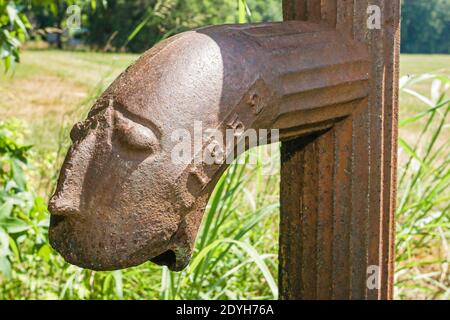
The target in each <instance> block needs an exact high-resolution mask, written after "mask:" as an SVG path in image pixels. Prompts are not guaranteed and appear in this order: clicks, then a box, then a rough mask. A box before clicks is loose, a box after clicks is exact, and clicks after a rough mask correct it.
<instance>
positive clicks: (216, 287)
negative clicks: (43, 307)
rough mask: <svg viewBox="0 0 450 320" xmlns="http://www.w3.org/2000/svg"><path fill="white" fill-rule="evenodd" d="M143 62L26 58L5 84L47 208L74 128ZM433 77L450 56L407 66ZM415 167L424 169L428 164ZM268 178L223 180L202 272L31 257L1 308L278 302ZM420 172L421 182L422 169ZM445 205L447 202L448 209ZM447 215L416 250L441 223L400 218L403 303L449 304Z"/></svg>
mask: <svg viewBox="0 0 450 320" xmlns="http://www.w3.org/2000/svg"><path fill="white" fill-rule="evenodd" d="M136 58H137V56H135V55H122V54H120V55H119V54H101V53H74V52H60V51H27V52H25V53H24V54H23V57H22V60H23V61H22V63H21V64H20V65H19V67H18V68H17V70H16V71H15V74H14V75H13V76H9V75H8V76H5V75H4V76H1V77H0V121H1V120H5V119H9V118H13V117H14V118H19V119H21V120H23V122H24V123H25V124H26V126H27V128H28V131H27V133H26V135H25V140H26V143H27V144H32V145H33V146H34V148H33V154H34V156H33V157H34V161H33V163H34V170H32V172H31V173H30V184H31V188H32V189H33V190H35V192H36V193H38V194H40V195H42V196H43V197H44V198H47V197H48V196H49V194H50V193H51V191H52V188H53V185H54V181H55V178H56V175H57V172H58V168H59V166H60V163H61V161H62V156H63V155H64V152H65V150H66V148H67V146H68V143H69V139H68V130H69V128H70V127H71V125H72V124H73V123H75V122H76V121H78V120H80V119H82V118H83V117H84V116H85V114H86V111H87V110H88V109H89V107H90V106H91V105H92V103H93V101H94V100H95V98H96V97H97V96H98V95H99V94H100V93H101V92H102V91H103V90H104V89H105V88H106V87H107V86H108V85H109V83H111V81H112V80H113V79H114V78H115V77H116V76H117V75H118V74H119V73H120V72H121V71H122V70H124V69H125V67H126V66H128V65H129V64H130V63H131V62H132V61H134V60H135V59H136ZM424 73H434V74H441V75H449V74H450V56H443V55H441V56H439V55H427V56H422V55H404V56H402V58H401V74H402V75H420V74H424ZM431 83H432V80H429V81H423V82H420V83H417V84H415V85H413V86H412V89H414V90H415V91H417V92H418V93H420V94H423V95H425V96H429V95H430V86H431V87H432V85H431ZM441 89H442V88H441ZM400 98H401V110H400V113H401V119H406V118H408V117H411V116H413V115H416V114H418V113H420V112H424V111H426V110H427V109H428V107H427V106H424V105H423V104H421V103H418V101H417V98H414V97H412V96H411V95H408V94H407V93H402V94H401V96H400ZM441 116H443V117H444V125H441V127H442V128H441V130H440V131H439V134H438V135H435V134H434V133H433V132H435V131H433V130H431V129H430V130H426V132H425V134H424V136H425V138H430V139H433V137H436V141H437V143H438V145H444V146H446V147H448V141H447V140H448V130H449V126H448V123H447V121H446V114H445V115H441ZM433 121H434V122H432V125H433V126H439V122H438V121H437V120H433ZM426 123H427V118H425V117H424V118H423V119H421V120H419V121H417V122H414V123H412V124H410V125H408V126H405V127H402V128H401V136H402V137H404V139H405V143H406V142H407V143H409V144H411V145H413V144H414V142H415V141H416V140H418V137H419V133H420V130H421V129H422V128H424V127H426ZM403 149H405V148H403ZM406 149H407V148H406ZM417 150H418V149H417ZM256 152H258V151H256ZM259 152H260V151H259ZM445 155H448V153H444V158H442V155H441V156H436V157H437V158H439V157H440V159H437V160H436V159H434V161H440V162H439V163H440V165H439V168H444V169H445V170H447V168H448V159H445ZM411 157H412V156H411V154H410V153H408V152H406V151H405V150H400V158H401V159H400V164H401V168H400V169H401V170H402V168H406V167H408V168H409V167H410V166H413V165H414V164H415V162H414V161H411V160H410V159H411ZM436 157H435V158H436ZM412 158H417V159H419V156H417V157H412ZM417 159H416V160H417ZM417 161H418V160H417ZM417 161H416V162H417ZM275 162H276V161H275ZM442 162H443V163H444V167H442V166H441V163H442ZM278 165H279V164H278V163H276V164H275V166H278ZM416 165H417V163H416ZM419 166H420V164H419ZM261 170H263V166H262V165H261V164H260V163H258V165H256V166H253V167H251V168H248V167H247V168H244V167H243V166H239V165H235V166H232V168H231V169H230V170H229V171H228V173H227V175H225V176H224V177H223V179H222V184H219V186H218V187H217V188H216V191H215V194H214V195H213V197H212V200H211V201H210V205H209V208H208V212H207V217H210V218H211V221H212V222H210V223H206V224H205V223H204V225H203V228H202V231H201V233H200V236H199V239H200V242H201V243H203V245H201V246H199V247H198V248H197V251H196V252H197V254H196V255H195V256H194V261H193V263H192V265H193V266H192V265H191V267H190V268H189V269H188V270H187V271H185V272H183V273H181V274H173V273H170V272H168V271H167V270H166V269H162V268H159V267H155V266H153V265H151V264H145V265H143V266H141V267H138V268H132V269H129V270H126V271H123V272H114V273H105V272H103V273H95V272H90V271H83V270H81V269H78V268H76V267H73V266H68V265H67V264H65V263H64V262H63V261H62V260H61V258H59V257H58V256H57V255H51V256H50V258H48V261H44V262H46V263H42V260H40V258H35V257H28V258H23V259H22V260H21V261H19V262H17V267H16V269H15V271H14V272H15V274H13V277H12V280H2V279H1V276H0V299H1V298H71V299H83V298H92V299H103V298H122V297H123V298H128V299H130V298H132V299H159V298H166V299H170V298H200V299H202V298H209V299H213V298H218V299H227V298H234V299H236V298H267V299H271V298H276V297H277V292H276V290H275V289H274V287H276V280H275V279H276V278H277V277H276V273H277V263H278V261H277V250H278V247H277V241H274V239H277V237H278V235H277V233H278V194H279V190H278V182H279V181H278V179H279V176H278V175H275V176H263V175H261ZM416 171H417V172H420V169H417V170H416ZM446 172H447V171H446ZM424 175H425V176H427V173H421V175H420V178H418V179H417V181H415V182H414V184H412V183H410V182H408V183H406V184H405V187H404V188H403V187H402V186H400V191H402V190H408V192H410V193H411V192H416V189H414V188H420V183H421V182H423V181H426V178H424V177H423V176H424ZM401 176H402V171H400V177H401ZM413 176H414V174H413ZM447 178H448V177H447V176H446V179H447ZM412 179H413V180H414V178H412ZM236 190H237V191H239V192H237V191H236ZM262 190H264V191H262ZM433 190H434V189H433ZM439 190H440V191H441V192H442V190H443V192H444V193H447V195H446V196H447V198H448V191H446V190H445V188H444V189H442V188H438V189H436V192H437V191H439ZM405 192H406V191H405ZM418 194H419V193H418ZM401 196H402V195H400V197H401ZM446 196H445V195H442V197H443V198H444V200H445V198H446ZM433 199H434V198H433ZM215 200H217V201H215ZM400 200H401V199H400ZM400 202H401V201H400ZM405 204H408V205H407V206H406V207H404V209H405V212H412V211H411V209H410V208H409V207H408V206H409V205H411V206H413V207H414V201H413V202H411V200H410V199H409V198H408V199H407V200H406V202H405ZM447 206H448V199H447V202H445V201H443V202H439V203H438V204H433V207H432V209H433V210H431V209H430V210H431V211H432V212H434V214H435V213H436V212H440V213H441V215H442V216H443V217H444V218H443V219H441V218H439V220H438V219H437V218H436V221H441V222H442V220H443V221H444V222H443V223H441V222H439V224H437V225H433V226H434V228H433V229H429V232H430V233H432V234H433V236H432V238H431V239H428V238H427V239H428V240H427V241H426V242H420V241H419V240H417V241H416V239H417V238H416V236H420V234H419V235H412V233H407V231H405V228H407V226H409V225H407V224H406V223H410V224H411V225H413V223H425V226H426V227H429V223H428V224H427V223H426V222H424V221H426V220H427V219H428V221H429V220H430V219H431V220H432V221H433V223H434V221H435V220H433V219H434V218H429V217H422V220H417V219H416V216H410V215H406V214H405V215H404V216H400V217H399V218H400V221H405V226H404V227H403V226H400V227H399V228H398V229H399V231H398V232H399V239H400V240H399V244H398V248H399V252H400V253H401V255H402V259H401V260H399V262H398V265H397V267H398V269H399V272H398V274H397V292H396V297H397V298H405V299H407V298H450V296H449V294H450V289H449V286H450V284H449V280H448V275H449V273H448V264H449V262H450V251H449V248H448V242H449V239H450V237H449V234H448V230H447V229H446V228H448V226H449V225H448V220H449V217H448V211H447V210H448V207H447ZM408 210H409V211H408ZM430 210H428V211H426V212H431V211H430ZM413 212H416V211H413ZM423 212H425V211H423V210H422V211H420V212H419V213H417V214H418V215H420V214H422V213H423ZM414 214H415V213H414ZM411 217H413V218H411ZM225 218H226V219H225ZM403 219H404V220H403ZM408 219H412V220H411V221H410V220H408ZM414 219H416V220H414ZM207 220H208V219H205V221H207ZM430 228H431V227H430ZM437 230H441V231H442V232H439V231H437ZM418 232H419V233H420V232H424V231H423V229H420V230H419V231H418ZM225 240H226V241H225ZM227 241H236V245H233V246H231V245H230V243H231V242H227ZM402 241H403V242H402ZM412 244H413V245H412ZM419 245H420V246H419ZM405 248H406V249H405ZM200 253H201V254H200ZM225 253H226V254H225ZM255 253H257V254H256V255H255ZM403 255H404V256H403ZM199 257H203V258H199ZM27 259H28V260H27ZM44 260H45V259H44ZM421 260H425V261H426V262H427V264H426V266H423V265H421V264H420V263H419V262H418V261H421ZM32 268H35V269H32ZM445 268H447V269H445ZM255 270H256V271H255ZM430 279H431V280H430ZM2 281H3V282H2ZM2 286H3V288H2Z"/></svg>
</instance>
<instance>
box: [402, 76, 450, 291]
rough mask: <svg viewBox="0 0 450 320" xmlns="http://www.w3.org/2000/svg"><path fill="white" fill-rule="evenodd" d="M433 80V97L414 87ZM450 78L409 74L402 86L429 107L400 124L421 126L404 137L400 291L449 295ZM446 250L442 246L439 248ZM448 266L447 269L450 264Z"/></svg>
mask: <svg viewBox="0 0 450 320" xmlns="http://www.w3.org/2000/svg"><path fill="white" fill-rule="evenodd" d="M430 81H431V93H430V97H427V96H424V95H422V94H420V93H418V92H417V91H414V90H412V86H413V85H420V84H423V83H425V84H426V83H429V82H430ZM449 88H450V78H449V77H447V76H438V75H431V74H425V75H422V76H419V77H404V78H402V80H401V90H402V91H403V92H404V93H406V94H408V95H411V96H412V97H414V98H416V99H417V100H418V101H419V102H420V103H421V104H422V105H424V106H425V107H426V108H425V110H424V111H422V112H420V113H418V114H417V115H415V116H413V117H410V118H407V119H404V120H402V121H401V122H400V126H401V128H405V127H408V126H414V125H415V126H418V127H419V130H418V134H417V135H415V136H414V137H413V138H411V137H401V138H400V139H399V144H400V159H401V160H403V161H402V163H401V164H400V168H399V187H398V193H399V201H398V209H397V242H396V258H397V269H396V273H397V275H396V276H397V295H398V296H399V297H401V298H408V297H411V296H415V297H422V298H425V297H430V295H432V296H431V297H432V298H442V299H449V298H450V277H449V273H448V272H449V270H448V263H449V262H450V251H449V242H450V195H449V192H448V190H450V141H449V140H448V133H449V132H448V116H449V113H450V99H449V98H450V97H449V96H448V89H449ZM436 248H441V250H436ZM446 266H447V267H446Z"/></svg>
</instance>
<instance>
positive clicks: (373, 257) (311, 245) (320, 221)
mask: <svg viewBox="0 0 450 320" xmlns="http://www.w3.org/2000/svg"><path fill="white" fill-rule="evenodd" d="M370 5H372V6H373V5H376V6H378V8H380V13H381V21H382V23H381V29H373V30H370V29H368V27H367V19H368V17H369V13H370V11H368V8H369V6H370ZM283 10H284V18H285V20H301V21H311V22H315V23H322V24H326V25H328V26H330V27H332V28H335V29H336V30H338V32H339V33H340V34H341V35H346V36H348V37H350V38H352V39H354V40H356V41H358V42H361V43H364V44H365V45H366V46H367V48H368V50H369V53H370V58H371V70H370V74H371V76H370V79H371V81H370V92H369V95H368V97H367V99H365V100H363V101H361V104H360V106H358V107H357V108H355V109H354V111H353V112H352V114H351V115H350V116H348V117H346V118H343V119H341V120H340V121H337V122H336V123H335V125H334V126H333V127H332V128H331V129H328V130H325V131H323V132H320V133H317V134H315V135H310V136H307V137H301V138H297V139H293V140H290V141H287V142H283V143H282V155H281V161H282V169H281V226H280V253H279V255H280V270H279V285H280V296H281V298H282V299H390V298H392V294H393V292H392V291H393V263H394V257H393V254H394V248H393V243H394V218H395V216H394V213H395V198H396V157H397V154H396V152H397V151H396V150H397V144H396V142H397V114H398V102H397V101H398V97H397V91H398V57H399V18H400V1H399V0H370V1H368V0H322V1H319V0H317V1H315V0H284V2H283ZM336 108H339V106H336ZM324 112H327V111H324ZM372 272H374V273H376V275H378V276H379V277H378V278H377V279H376V280H377V281H378V283H377V284H378V285H377V286H375V287H373V286H370V285H369V286H368V282H369V277H370V276H371V275H372V276H373V274H372Z"/></svg>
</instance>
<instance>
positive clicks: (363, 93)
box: [50, 21, 370, 270]
mask: <svg viewBox="0 0 450 320" xmlns="http://www.w3.org/2000/svg"><path fill="white" fill-rule="evenodd" d="M268 61H270V63H267V62H268ZM369 70H370V61H369V55H368V51H367V49H366V48H365V46H364V45H362V44H359V43H357V42H356V41H353V40H352V39H350V38H349V37H347V36H345V35H341V34H339V33H338V32H336V31H335V30H333V29H331V28H329V27H327V26H321V25H318V24H314V23H309V22H299V21H294V22H287V23H269V24H258V25H231V26H215V27H207V28H203V29H199V30H196V31H192V32H187V33H183V34H180V35H178V36H175V37H173V38H171V39H169V40H167V41H165V42H162V43H161V44H159V45H158V46H156V47H154V48H153V49H151V50H149V51H148V52H147V53H145V54H144V55H143V56H142V57H141V58H140V59H139V60H138V61H137V62H136V63H135V64H134V65H133V66H131V67H130V68H128V69H127V71H125V72H124V73H123V74H122V75H121V76H119V78H118V79H117V80H116V81H115V82H114V83H113V84H112V85H111V86H110V88H108V89H107V90H106V92H105V93H104V94H103V95H102V96H101V98H100V99H98V101H97V102H96V104H95V105H94V107H93V108H92V111H91V112H90V114H89V116H88V119H87V120H86V121H84V122H82V123H80V124H77V125H76V126H75V127H74V129H73V131H72V139H73V145H72V147H71V149H70V151H69V153H68V155H67V158H66V161H65V163H64V166H63V168H62V170H61V176H60V179H59V182H58V186H57V190H56V193H55V195H54V196H53V198H52V199H51V201H50V210H51V212H52V214H53V216H52V219H51V228H50V241H51V243H52V245H53V247H54V248H56V249H57V250H58V251H59V252H60V253H61V254H62V255H63V256H64V257H65V258H66V260H67V261H69V262H71V263H73V264H76V265H79V266H82V267H85V268H90V269H95V270H111V269H117V268H125V267H130V266H134V265H138V264H140V263H143V262H145V261H147V260H153V261H154V262H156V263H160V264H165V265H168V266H169V267H170V268H171V269H172V270H181V269H183V268H184V267H185V266H186V265H187V263H188V262H189V259H190V255H191V252H192V248H193V245H194V241H195V237H196V234H197V231H198V228H199V225H200V222H201V219H202V215H203V211H204V208H205V206H206V204H207V201H208V198H209V196H210V194H211V192H212V191H213V188H214V186H215V184H216V182H217V181H218V179H219V178H220V175H221V174H222V173H223V171H224V170H225V168H226V164H223V165H206V164H204V163H200V164H196V163H195V162H194V161H193V162H192V164H191V165H184V166H183V165H180V164H174V163H173V162H172V161H171V151H172V150H173V148H174V146H175V144H176V143H177V141H172V140H171V133H172V132H173V131H174V130H179V129H186V130H188V131H189V132H190V133H191V134H192V135H193V134H194V133H193V132H192V130H193V123H194V121H202V124H203V127H207V128H217V129H219V130H222V131H225V129H226V128H229V127H237V126H240V127H241V128H242V129H249V128H255V129H259V128H263V129H268V128H269V129H270V128H280V129H281V131H280V135H281V137H282V139H288V138H291V137H293V136H299V135H306V134H308V133H311V132H315V131H317V130H323V129H324V128H329V127H331V126H332V125H333V123H334V122H335V121H336V119H340V118H344V117H347V116H349V115H350V114H352V112H353V110H354V108H356V107H357V105H358V103H355V101H360V100H361V99H364V98H366V97H367V95H368V92H369ZM325 110H326V111H325ZM204 151H205V150H201V152H204Z"/></svg>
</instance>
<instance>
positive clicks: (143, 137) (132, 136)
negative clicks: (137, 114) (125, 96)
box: [115, 113, 159, 152]
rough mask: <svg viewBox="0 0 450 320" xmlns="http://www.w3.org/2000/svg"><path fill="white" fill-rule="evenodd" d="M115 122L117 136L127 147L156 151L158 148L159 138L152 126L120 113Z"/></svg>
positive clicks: (117, 114)
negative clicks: (144, 124) (127, 117)
mask: <svg viewBox="0 0 450 320" xmlns="http://www.w3.org/2000/svg"><path fill="white" fill-rule="evenodd" d="M115 122H116V125H115V127H116V132H117V138H118V140H120V141H121V142H122V143H124V144H125V145H126V147H127V148H129V149H132V150H136V151H151V152H155V151H156V149H157V148H158V145H159V142H158V138H157V137H156V135H155V134H154V132H153V131H152V130H151V129H150V128H147V127H145V126H143V125H141V124H139V123H136V122H133V121H131V120H129V119H126V118H125V117H124V116H123V115H121V114H120V113H116V117H115Z"/></svg>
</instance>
